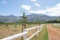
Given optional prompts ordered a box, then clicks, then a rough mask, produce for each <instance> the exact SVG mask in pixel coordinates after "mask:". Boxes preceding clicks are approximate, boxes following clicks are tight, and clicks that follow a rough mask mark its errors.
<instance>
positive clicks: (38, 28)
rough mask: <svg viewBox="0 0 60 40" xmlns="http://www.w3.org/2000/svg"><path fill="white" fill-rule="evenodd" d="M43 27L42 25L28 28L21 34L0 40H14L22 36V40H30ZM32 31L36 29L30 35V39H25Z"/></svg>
mask: <svg viewBox="0 0 60 40" xmlns="http://www.w3.org/2000/svg"><path fill="white" fill-rule="evenodd" d="M43 27H44V24H42V25H40V26H36V27H32V28H28V29H25V30H24V32H22V33H19V34H16V35H12V36H9V37H6V38H3V39H1V40H14V39H16V38H18V37H21V36H23V38H24V40H30V39H31V38H32V37H33V36H35V35H38V33H39V32H40V31H41V30H42V28H43ZM32 29H37V32H35V33H34V34H33V35H31V36H30V37H28V38H27V36H26V35H27V33H28V31H29V30H32Z"/></svg>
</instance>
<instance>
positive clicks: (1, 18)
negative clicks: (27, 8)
mask: <svg viewBox="0 0 60 40" xmlns="http://www.w3.org/2000/svg"><path fill="white" fill-rule="evenodd" d="M26 16H27V19H28V20H30V21H36V20H41V21H48V20H56V19H60V16H57V17H56V16H47V15H43V14H31V15H26ZM21 18H22V16H14V15H10V16H2V15H0V21H2V22H17V21H19V20H20V19H21Z"/></svg>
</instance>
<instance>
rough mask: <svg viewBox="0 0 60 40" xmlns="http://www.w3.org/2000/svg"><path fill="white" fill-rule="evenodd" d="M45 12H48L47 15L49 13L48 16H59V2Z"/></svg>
mask: <svg viewBox="0 0 60 40" xmlns="http://www.w3.org/2000/svg"><path fill="white" fill-rule="evenodd" d="M47 12H48V14H47V15H50V16H60V3H58V4H57V5H55V6H54V7H52V8H48V9H47Z"/></svg>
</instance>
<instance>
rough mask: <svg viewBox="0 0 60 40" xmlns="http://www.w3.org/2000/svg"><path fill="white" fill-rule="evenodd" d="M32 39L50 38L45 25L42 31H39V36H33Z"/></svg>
mask: <svg viewBox="0 0 60 40" xmlns="http://www.w3.org/2000/svg"><path fill="white" fill-rule="evenodd" d="M31 40H48V31H47V28H46V27H44V28H43V29H42V31H41V32H40V33H39V37H36V36H35V37H33V38H32V39H31Z"/></svg>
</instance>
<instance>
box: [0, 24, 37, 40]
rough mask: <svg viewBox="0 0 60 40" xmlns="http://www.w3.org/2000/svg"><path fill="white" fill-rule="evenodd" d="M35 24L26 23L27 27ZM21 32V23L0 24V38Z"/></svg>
mask: <svg viewBox="0 0 60 40" xmlns="http://www.w3.org/2000/svg"><path fill="white" fill-rule="evenodd" d="M34 26H36V25H33V24H31V25H27V26H26V27H27V28H30V27H34ZM21 32H22V25H16V26H15V25H8V26H7V25H0V39H1V38H4V37H8V36H11V35H14V34H18V33H21Z"/></svg>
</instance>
